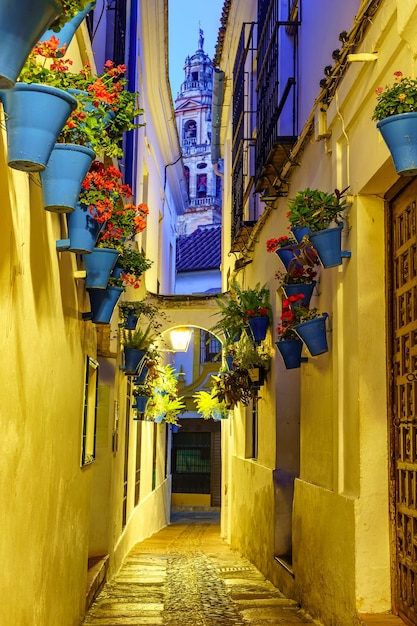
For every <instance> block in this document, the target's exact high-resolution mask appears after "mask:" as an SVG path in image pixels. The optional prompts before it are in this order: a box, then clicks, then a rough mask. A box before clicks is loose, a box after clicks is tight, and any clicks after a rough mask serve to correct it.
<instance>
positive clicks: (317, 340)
mask: <svg viewBox="0 0 417 626" xmlns="http://www.w3.org/2000/svg"><path fill="white" fill-rule="evenodd" d="M327 317H328V315H327V313H323V315H322V317H317V318H315V319H313V320H307V321H306V322H302V323H301V324H297V326H294V330H295V332H296V333H297V335H298V336H299V337H300V339H301V340H302V341H303V342H304V343H305V345H306V346H307V349H308V351H309V352H310V354H311V356H317V355H319V354H323V352H327V351H328V349H329V348H328V346H327V337H326V319H327Z"/></svg>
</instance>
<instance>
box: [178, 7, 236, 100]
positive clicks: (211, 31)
mask: <svg viewBox="0 0 417 626" xmlns="http://www.w3.org/2000/svg"><path fill="white" fill-rule="evenodd" d="M223 4H224V0H169V4H168V21H169V80H170V83H171V89H172V96H173V99H174V100H175V98H176V97H177V93H178V90H179V87H180V85H181V83H182V82H184V70H183V67H184V61H185V58H186V57H187V56H191V55H193V54H194V53H195V51H196V50H197V48H198V33H199V27H201V28H202V30H203V31H204V51H205V52H206V53H207V54H208V55H209V57H210V58H211V59H212V58H213V56H214V47H215V45H216V41H217V33H218V30H219V27H220V16H221V12H222V8H223Z"/></svg>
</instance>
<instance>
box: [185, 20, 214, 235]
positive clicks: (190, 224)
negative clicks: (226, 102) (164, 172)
mask: <svg viewBox="0 0 417 626" xmlns="http://www.w3.org/2000/svg"><path fill="white" fill-rule="evenodd" d="M213 71H214V70H213V64H212V61H211V59H210V57H209V56H208V55H207V54H206V53H205V52H204V31H203V30H202V29H201V27H200V28H199V38H198V49H197V50H196V52H195V53H194V54H193V55H192V56H187V58H186V59H185V65H184V82H183V83H182V84H181V87H180V91H179V94H178V96H177V98H176V100H175V117H176V120H177V127H178V133H179V137H180V142H181V148H182V153H183V160H184V168H185V172H186V176H187V185H188V193H189V197H190V205H189V206H188V208H187V209H186V211H185V213H184V215H183V216H182V217H180V219H179V223H178V224H179V225H178V228H179V234H180V235H188V234H190V233H192V232H193V231H194V230H195V229H196V228H198V227H199V226H204V225H207V224H220V223H221V179H220V178H219V177H218V176H217V175H216V174H215V172H214V169H213V165H212V163H211V104H212V94H213Z"/></svg>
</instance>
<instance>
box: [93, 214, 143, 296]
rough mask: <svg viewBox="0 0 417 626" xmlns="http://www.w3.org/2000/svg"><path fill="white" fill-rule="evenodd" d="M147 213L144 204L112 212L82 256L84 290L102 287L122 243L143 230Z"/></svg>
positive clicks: (120, 252)
mask: <svg viewBox="0 0 417 626" xmlns="http://www.w3.org/2000/svg"><path fill="white" fill-rule="evenodd" d="M148 212H149V211H148V207H147V206H146V204H138V205H137V206H136V205H135V204H131V203H129V204H125V205H123V204H121V205H120V206H116V207H115V208H114V209H113V212H112V214H111V217H110V219H108V220H106V222H105V223H104V226H103V228H102V229H101V231H100V232H99V235H98V239H97V242H96V245H95V247H94V248H93V251H92V252H91V253H90V254H85V255H83V257H84V263H85V267H86V270H87V277H86V287H89V288H95V289H105V288H106V286H107V284H108V281H109V278H110V275H111V272H112V271H113V269H114V267H115V265H116V262H117V260H118V258H119V256H120V255H121V254H122V253H123V251H124V248H125V242H126V241H128V240H130V239H132V238H133V237H134V236H135V235H137V234H139V233H140V232H142V231H143V230H144V229H145V228H146V216H147V214H148ZM115 278H116V279H117V276H116V277H115ZM122 282H123V280H122Z"/></svg>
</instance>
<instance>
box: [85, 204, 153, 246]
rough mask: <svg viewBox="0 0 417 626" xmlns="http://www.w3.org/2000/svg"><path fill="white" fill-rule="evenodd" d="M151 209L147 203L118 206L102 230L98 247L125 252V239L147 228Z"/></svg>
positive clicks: (97, 243)
mask: <svg viewBox="0 0 417 626" xmlns="http://www.w3.org/2000/svg"><path fill="white" fill-rule="evenodd" d="M148 213H149V209H148V207H147V205H146V204H138V205H137V206H136V205H135V204H130V203H129V204H125V205H121V206H116V207H114V209H113V212H112V214H111V217H110V218H109V219H108V220H107V221H106V222H105V223H104V227H103V228H102V230H101V231H100V234H99V236H98V239H97V242H96V246H97V248H115V249H116V250H119V252H121V253H122V254H123V252H124V249H125V241H127V240H129V239H132V238H133V237H134V236H135V235H138V234H139V233H141V232H142V231H143V230H144V229H145V228H146V217H147V215H148Z"/></svg>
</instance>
